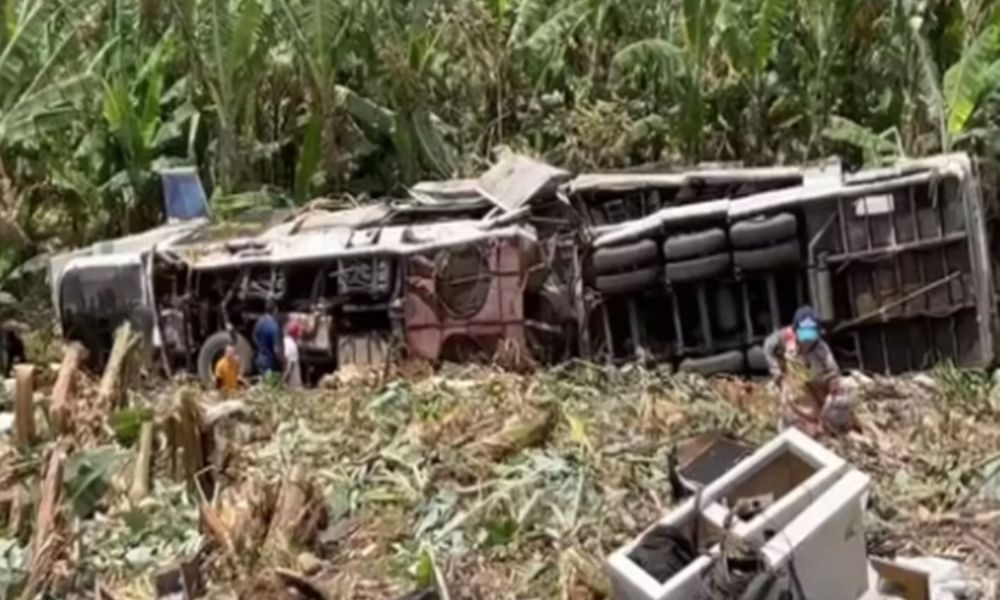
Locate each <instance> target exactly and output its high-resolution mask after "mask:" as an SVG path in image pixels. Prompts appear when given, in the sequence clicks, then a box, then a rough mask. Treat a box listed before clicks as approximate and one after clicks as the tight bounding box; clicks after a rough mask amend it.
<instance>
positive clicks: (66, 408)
mask: <svg viewBox="0 0 1000 600" xmlns="http://www.w3.org/2000/svg"><path fill="white" fill-rule="evenodd" d="M86 353H87V351H86V349H85V348H84V347H83V345H82V344H80V343H79V342H73V343H71V344H70V345H69V346H67V347H66V350H65V352H63V359H62V364H60V365H59V374H58V375H57V376H56V383H55V386H53V388H52V404H51V405H50V407H49V421H51V423H52V428H53V430H54V431H55V433H56V434H63V433H68V432H69V431H70V430H71V429H72V426H71V424H72V422H73V412H74V409H75V406H74V402H75V398H74V397H73V395H74V394H75V393H76V389H75V387H74V384H75V382H76V373H77V371H78V370H79V368H80V364H81V363H82V362H83V359H84V357H85V356H86Z"/></svg>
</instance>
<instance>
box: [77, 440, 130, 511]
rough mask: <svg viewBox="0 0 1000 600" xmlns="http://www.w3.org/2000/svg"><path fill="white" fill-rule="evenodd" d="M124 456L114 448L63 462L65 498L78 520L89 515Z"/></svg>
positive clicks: (91, 452)
mask: <svg viewBox="0 0 1000 600" xmlns="http://www.w3.org/2000/svg"><path fill="white" fill-rule="evenodd" d="M126 457H127V454H126V453H125V452H123V451H122V450H119V449H117V448H114V447H104V448H96V449H94V450H89V451H87V452H82V453H79V454H74V455H72V456H71V457H70V458H69V460H67V461H66V476H65V482H64V486H65V488H66V497H67V499H68V500H69V502H70V504H71V505H72V506H73V510H74V511H75V512H76V514H77V515H78V516H80V517H87V516H90V515H91V514H93V512H94V511H95V510H96V509H97V506H98V504H99V503H100V501H101V499H102V498H103V497H104V493H105V492H106V491H107V490H108V487H109V486H110V485H111V478H112V476H114V474H115V472H116V469H117V468H118V467H119V466H120V465H121V463H122V461H124V460H125V458H126Z"/></svg>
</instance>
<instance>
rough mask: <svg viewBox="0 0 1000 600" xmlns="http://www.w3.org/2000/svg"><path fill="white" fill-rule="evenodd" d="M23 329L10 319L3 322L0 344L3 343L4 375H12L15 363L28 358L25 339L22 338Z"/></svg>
mask: <svg viewBox="0 0 1000 600" xmlns="http://www.w3.org/2000/svg"><path fill="white" fill-rule="evenodd" d="M21 329H22V326H20V325H19V324H18V323H15V322H13V321H8V322H6V323H4V324H3V327H2V330H0V344H2V346H3V348H2V354H3V364H2V368H3V376H4V377H10V373H11V370H12V369H13V368H14V365H16V364H18V363H23V362H25V361H26V360H27V354H26V353H25V350H24V340H23V339H22V338H21Z"/></svg>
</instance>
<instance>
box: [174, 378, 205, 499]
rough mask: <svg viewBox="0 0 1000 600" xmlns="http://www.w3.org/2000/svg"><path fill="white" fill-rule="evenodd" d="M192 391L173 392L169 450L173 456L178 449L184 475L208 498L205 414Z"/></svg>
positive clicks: (189, 389)
mask: <svg viewBox="0 0 1000 600" xmlns="http://www.w3.org/2000/svg"><path fill="white" fill-rule="evenodd" d="M196 394H197V392H196V391H195V390H193V389H191V388H185V389H182V390H180V391H179V392H178V393H177V398H176V400H175V402H174V404H175V406H174V414H173V416H172V420H173V424H172V425H173V433H172V435H171V436H170V437H171V441H172V444H173V445H174V447H173V448H171V453H172V454H174V455H175V456H176V453H177V451H180V453H181V460H180V462H181V465H182V466H183V473H184V478H185V479H186V480H187V481H188V482H189V483H193V484H195V485H196V486H198V488H199V489H200V490H201V491H202V493H204V494H205V497H206V498H211V497H212V492H213V489H214V486H213V482H214V480H213V477H212V473H211V471H210V469H208V468H207V466H208V462H207V457H208V454H209V449H207V448H206V447H205V446H206V443H205V439H204V438H203V432H204V431H205V417H204V414H203V411H202V409H201V406H200V405H199V404H198V399H197V396H196ZM208 435H210V434H208Z"/></svg>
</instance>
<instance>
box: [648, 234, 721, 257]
mask: <svg viewBox="0 0 1000 600" xmlns="http://www.w3.org/2000/svg"><path fill="white" fill-rule="evenodd" d="M725 249H726V232H725V231H723V230H721V229H706V230H704V231H698V232H696V233H682V234H680V235H674V236H671V237H669V238H667V241H666V242H664V243H663V256H664V258H665V259H666V260H667V262H673V261H679V260H687V259H689V258H697V257H699V256H708V255H710V254H716V253H718V252H722V251H723V250H725Z"/></svg>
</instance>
